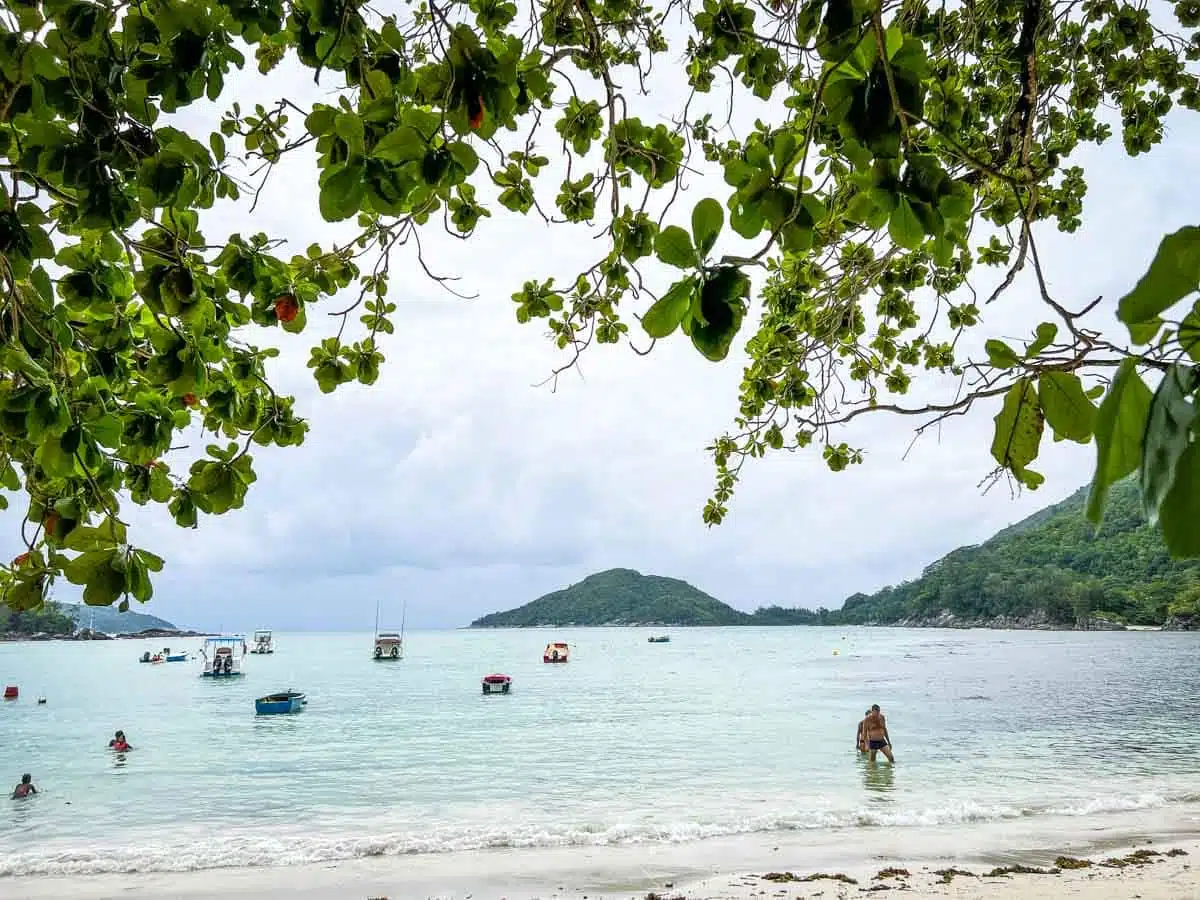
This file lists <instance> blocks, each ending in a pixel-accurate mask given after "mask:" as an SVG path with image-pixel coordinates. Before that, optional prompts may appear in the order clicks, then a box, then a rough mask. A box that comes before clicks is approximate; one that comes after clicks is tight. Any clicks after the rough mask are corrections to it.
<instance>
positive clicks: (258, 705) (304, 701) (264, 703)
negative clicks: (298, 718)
mask: <svg viewBox="0 0 1200 900" xmlns="http://www.w3.org/2000/svg"><path fill="white" fill-rule="evenodd" d="M306 706H308V698H307V697H305V696H304V694H302V693H300V692H299V691H281V692H279V693H278V694H268V695H267V696H266V697H259V698H258V699H257V700H255V701H254V712H255V714H256V715H259V716H279V715H285V714H287V713H298V712H303V711H304V707H306Z"/></svg>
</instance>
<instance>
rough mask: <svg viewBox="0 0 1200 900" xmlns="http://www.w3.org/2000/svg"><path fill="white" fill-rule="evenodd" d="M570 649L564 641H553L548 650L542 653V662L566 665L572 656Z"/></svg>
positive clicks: (548, 645) (547, 646)
mask: <svg viewBox="0 0 1200 900" xmlns="http://www.w3.org/2000/svg"><path fill="white" fill-rule="evenodd" d="M570 649H571V648H569V647H568V646H567V645H566V644H565V643H564V642H563V641H551V642H550V643H549V644H547V645H546V649H545V650H543V651H542V662H544V663H565V662H566V661H567V656H568V655H569V654H570Z"/></svg>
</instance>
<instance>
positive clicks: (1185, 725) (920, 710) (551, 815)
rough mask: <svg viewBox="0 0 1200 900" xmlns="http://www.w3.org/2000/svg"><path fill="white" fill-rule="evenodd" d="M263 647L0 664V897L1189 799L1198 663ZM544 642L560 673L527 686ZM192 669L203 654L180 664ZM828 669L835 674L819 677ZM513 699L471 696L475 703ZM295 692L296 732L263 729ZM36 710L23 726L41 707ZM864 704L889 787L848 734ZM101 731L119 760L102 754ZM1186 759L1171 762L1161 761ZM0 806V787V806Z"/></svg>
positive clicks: (877, 652)
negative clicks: (166, 656)
mask: <svg viewBox="0 0 1200 900" xmlns="http://www.w3.org/2000/svg"><path fill="white" fill-rule="evenodd" d="M648 634H649V632H648V631H647V630H645V629H616V628H614V629H579V630H570V629H564V630H561V631H555V632H549V631H541V630H539V631H478V632H475V631H455V632H417V633H413V634H410V635H409V640H408V652H407V658H406V659H405V660H403V661H402V662H400V663H398V664H388V663H385V664H377V663H374V662H373V661H372V660H371V659H370V650H371V637H370V635H369V634H364V635H341V634H339V635H328V636H317V635H287V634H283V635H278V636H277V648H278V649H277V652H276V654H275V655H274V656H267V657H258V656H248V657H246V661H245V671H246V673H247V674H246V677H245V678H243V679H240V680H238V681H234V682H218V683H213V682H211V681H209V680H207V679H201V678H200V677H199V664H198V663H193V662H188V663H174V664H166V665H161V666H147V665H141V664H139V663H138V662H137V659H138V657H139V656H140V655H141V653H142V652H143V651H144V650H145V649H150V648H151V647H154V648H157V647H159V646H161V644H162V643H163V641H161V640H159V641H154V642H149V643H143V642H137V641H113V642H104V643H81V644H72V643H40V644H33V643H30V644H0V682H3V683H5V684H18V685H19V686H20V688H21V699H20V700H19V701H18V702H15V703H3V704H0V779H2V778H7V779H8V780H9V781H10V782H12V783H14V784H15V783H16V781H17V780H18V779H19V777H20V775H21V773H22V772H26V771H28V772H31V773H33V775H34V781H35V783H36V784H37V785H38V786H39V788H40V789H41V790H42V792H43V793H42V794H41V795H39V796H38V797H36V798H34V799H33V800H31V801H27V802H15V801H8V800H3V801H0V848H3V852H0V875H16V874H23V873H44V874H50V873H84V872H114V871H129V872H131V871H155V870H157V871H175V870H185V869H193V868H202V867H209V866H228V865H257V864H267V863H270V864H288V863H297V862H307V861H316V860H322V859H344V858H349V857H356V856H367V855H378V854H400V853H414V852H418V853H419V852H439V851H448V850H456V849H469V848H481V847H518V846H555V845H564V844H602V843H620V842H648V841H680V840H692V839H697V838H702V837H705V836H710V835H724V834H735V833H740V832H754V831H770V830H779V829H783V830H797V829H827V828H835V827H858V826H861V827H864V828H870V827H875V826H879V825H892V826H899V827H915V828H920V827H923V826H930V825H953V824H956V823H967V822H979V821H988V820H999V819H1007V818H1013V819H1015V818H1022V819H1024V818H1027V817H1036V816H1052V815H1067V816H1077V817H1097V816H1104V815H1105V814H1107V813H1112V812H1115V811H1120V810H1132V809H1146V808H1154V807H1158V806H1162V807H1170V806H1171V805H1173V804H1183V803H1189V802H1194V801H1196V800H1198V799H1200V771H1198V769H1197V764H1196V760H1195V757H1194V755H1193V751H1194V750H1195V748H1196V747H1197V746H1200V717H1198V716H1197V715H1196V713H1197V712H1198V710H1197V699H1196V698H1197V697H1200V636H1197V635H1189V634H1164V633H1078V634H1077V633H1066V632H1060V633H1037V632H988V631H969V632H962V631H930V630H899V629H897V630H890V629H847V630H845V631H839V630H835V629H828V628H812V629H809V628H774V629H749V628H732V629H675V630H674V631H672V642H671V643H669V644H649V643H647V642H646V637H647V636H648ZM551 637H555V638H561V639H564V640H568V641H570V642H571V645H572V658H571V662H570V663H569V664H567V665H565V666H548V665H543V664H542V662H541V650H542V647H543V646H544V645H545V643H546V642H547V641H548V640H549V639H551ZM174 643H175V645H176V647H177V648H178V646H179V645H181V644H185V645H186V646H187V648H188V649H190V650H194V649H198V648H199V645H200V641H199V639H193V640H189V641H181V640H180V639H176V640H175V642H174ZM834 650H837V651H839V652H838V654H837V655H835V654H834ZM493 671H498V672H506V673H508V674H510V675H512V676H513V679H514V685H513V693H512V694H511V695H508V696H495V697H483V696H482V695H481V693H480V688H479V680H480V678H481V676H483V675H485V674H487V673H489V672H493ZM287 687H295V688H297V689H299V690H304V691H306V692H307V693H308V695H309V706H308V709H307V711H306V712H304V713H303V714H301V715H298V716H290V717H274V718H267V719H256V718H255V716H254V703H253V700H254V698H255V697H256V696H261V695H263V694H265V693H268V692H271V691H275V690H280V689H283V688H287ZM39 695H44V696H46V697H47V698H48V703H47V705H45V706H37V705H35V703H34V700H35V698H36V697H37V696H39ZM871 703H879V704H881V705H882V706H883V709H884V712H885V713H886V714H887V716H888V723H889V726H890V730H891V733H892V737H893V740H894V742H895V748H896V753H897V758H898V764H897V766H896V767H895V768H894V769H893V768H892V767H889V766H887V765H879V766H875V767H871V766H869V765H868V764H866V763H865V762H863V761H861V760H860V759H858V757H857V755H856V754H855V752H854V749H853V737H854V729H855V724H856V722H857V720H858V718H859V717H860V716H861V714H862V713H863V711H864V710H865V709H866V708H867V706H869V705H870V704H871ZM117 728H122V729H124V730H125V731H126V733H127V734H128V736H129V740H130V741H131V743H132V744H133V745H134V747H135V748H136V749H135V751H134V752H133V753H130V754H128V755H127V757H125V758H124V759H120V758H117V757H114V755H113V754H111V753H109V752H108V751H107V750H106V749H105V746H106V744H107V742H108V739H109V738H110V737H111V736H112V732H113V731H114V730H115V729H117ZM1181 750H1182V751H1186V752H1181ZM0 787H2V786H0Z"/></svg>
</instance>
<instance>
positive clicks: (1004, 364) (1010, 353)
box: [983, 338, 1021, 369]
mask: <svg viewBox="0 0 1200 900" xmlns="http://www.w3.org/2000/svg"><path fill="white" fill-rule="evenodd" d="M983 349H984V350H985V351H986V352H987V355H988V362H989V363H991V364H992V365H993V366H995V367H996V368H997V369H1011V368H1013V367H1014V366H1018V365H1020V364H1021V357H1019V356H1017V353H1016V351H1015V350H1013V348H1012V347H1010V346H1008V344H1006V343H1004V341H1000V340H996V339H995V338H992V339H991V340H989V341H988V342H987V343H985V344H984V345H983Z"/></svg>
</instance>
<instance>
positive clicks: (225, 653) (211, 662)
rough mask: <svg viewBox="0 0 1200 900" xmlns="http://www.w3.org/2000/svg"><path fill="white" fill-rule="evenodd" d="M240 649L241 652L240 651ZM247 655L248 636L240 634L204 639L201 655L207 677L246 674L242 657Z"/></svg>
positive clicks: (230, 676) (202, 672) (227, 676)
mask: <svg viewBox="0 0 1200 900" xmlns="http://www.w3.org/2000/svg"><path fill="white" fill-rule="evenodd" d="M239 650H240V652H238V651H239ZM245 655H246V638H245V636H243V635H240V634H225V635H221V636H220V637H209V638H205V639H204V647H203V648H202V649H201V650H200V657H201V659H203V660H204V668H203V670H202V671H201V672H200V674H201V675H202V676H203V677H205V678H236V677H237V676H239V675H244V674H245V673H244V672H243V671H242V658H243V657H244V656H245Z"/></svg>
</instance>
